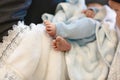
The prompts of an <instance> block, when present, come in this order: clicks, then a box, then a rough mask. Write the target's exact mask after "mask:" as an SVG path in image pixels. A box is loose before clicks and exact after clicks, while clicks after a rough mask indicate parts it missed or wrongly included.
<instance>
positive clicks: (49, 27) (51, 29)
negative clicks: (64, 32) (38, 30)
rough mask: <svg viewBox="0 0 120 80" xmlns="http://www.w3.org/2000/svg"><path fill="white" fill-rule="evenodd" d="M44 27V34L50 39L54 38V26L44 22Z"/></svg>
mask: <svg viewBox="0 0 120 80" xmlns="http://www.w3.org/2000/svg"><path fill="white" fill-rule="evenodd" d="M44 25H45V26H46V32H47V33H48V34H49V35H50V36H51V37H55V35H56V26H55V25H54V24H53V23H51V22H49V21H47V20H46V21H44Z"/></svg>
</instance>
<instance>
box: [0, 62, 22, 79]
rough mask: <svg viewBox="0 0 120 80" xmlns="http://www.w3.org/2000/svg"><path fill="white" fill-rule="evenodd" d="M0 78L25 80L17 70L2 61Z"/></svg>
mask: <svg viewBox="0 0 120 80" xmlns="http://www.w3.org/2000/svg"><path fill="white" fill-rule="evenodd" d="M0 80H23V79H22V78H21V77H20V76H19V75H18V74H17V73H16V72H15V71H13V70H12V69H11V68H10V67H7V65H6V64H5V62H3V61H0Z"/></svg>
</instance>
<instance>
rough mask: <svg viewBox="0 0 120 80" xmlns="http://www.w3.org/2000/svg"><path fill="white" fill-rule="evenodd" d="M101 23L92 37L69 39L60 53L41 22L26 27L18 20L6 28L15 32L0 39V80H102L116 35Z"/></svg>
mask: <svg viewBox="0 0 120 80" xmlns="http://www.w3.org/2000/svg"><path fill="white" fill-rule="evenodd" d="M23 26H24V28H23ZM102 26H103V27H101V29H99V28H97V29H96V33H97V34H96V36H97V40H96V41H94V42H91V43H89V44H88V45H86V46H83V47H79V46H78V45H77V44H76V43H72V49H71V50H70V51H69V52H66V53H63V52H58V51H55V50H53V49H52V47H51V41H52V39H51V37H49V35H48V34H46V32H45V29H44V28H45V27H44V25H43V24H38V25H35V24H32V25H31V28H30V27H28V26H25V25H24V24H23V23H19V24H18V27H17V26H16V27H17V28H16V29H14V30H13V31H11V32H10V35H11V34H12V33H13V34H14V33H17V34H15V35H16V36H14V35H11V37H8V38H7V39H6V40H5V41H4V43H2V45H3V44H5V43H6V44H5V45H6V46H5V45H4V46H1V47H4V49H2V50H1V52H2V56H1V60H0V64H1V65H0V75H1V76H0V80H11V79H12V80H69V78H70V80H105V78H106V77H107V74H108V69H109V65H110V63H111V61H112V58H113V55H114V52H115V49H116V42H117V39H116V34H115V32H114V30H111V29H109V27H108V26H109V25H107V24H102ZM18 33H19V34H18ZM7 40H12V41H7ZM68 76H69V78H68ZM86 76H87V77H86Z"/></svg>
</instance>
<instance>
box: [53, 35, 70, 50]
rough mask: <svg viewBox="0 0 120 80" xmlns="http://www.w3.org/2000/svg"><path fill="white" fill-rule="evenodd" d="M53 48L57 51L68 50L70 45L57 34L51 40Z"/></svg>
mask: <svg viewBox="0 0 120 80" xmlns="http://www.w3.org/2000/svg"><path fill="white" fill-rule="evenodd" d="M53 48H54V49H55V50H57V51H69V50H70V49H71V45H70V43H68V42H67V41H66V40H65V39H64V38H62V37H60V36H58V37H56V39H55V40H53Z"/></svg>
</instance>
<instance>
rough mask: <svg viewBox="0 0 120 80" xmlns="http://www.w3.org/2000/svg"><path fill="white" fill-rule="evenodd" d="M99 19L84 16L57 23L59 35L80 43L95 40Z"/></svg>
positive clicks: (83, 43)
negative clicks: (69, 21) (68, 21)
mask: <svg viewBox="0 0 120 80" xmlns="http://www.w3.org/2000/svg"><path fill="white" fill-rule="evenodd" d="M98 23H99V22H98V21H97V20H94V19H91V18H87V17H83V18H80V19H78V20H75V21H72V22H71V23H64V22H60V23H56V30H57V31H56V32H57V36H62V37H63V38H66V39H68V40H70V41H76V42H77V43H78V44H79V45H85V44H87V43H88V42H91V41H94V40H95V29H96V25H97V24H98Z"/></svg>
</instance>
